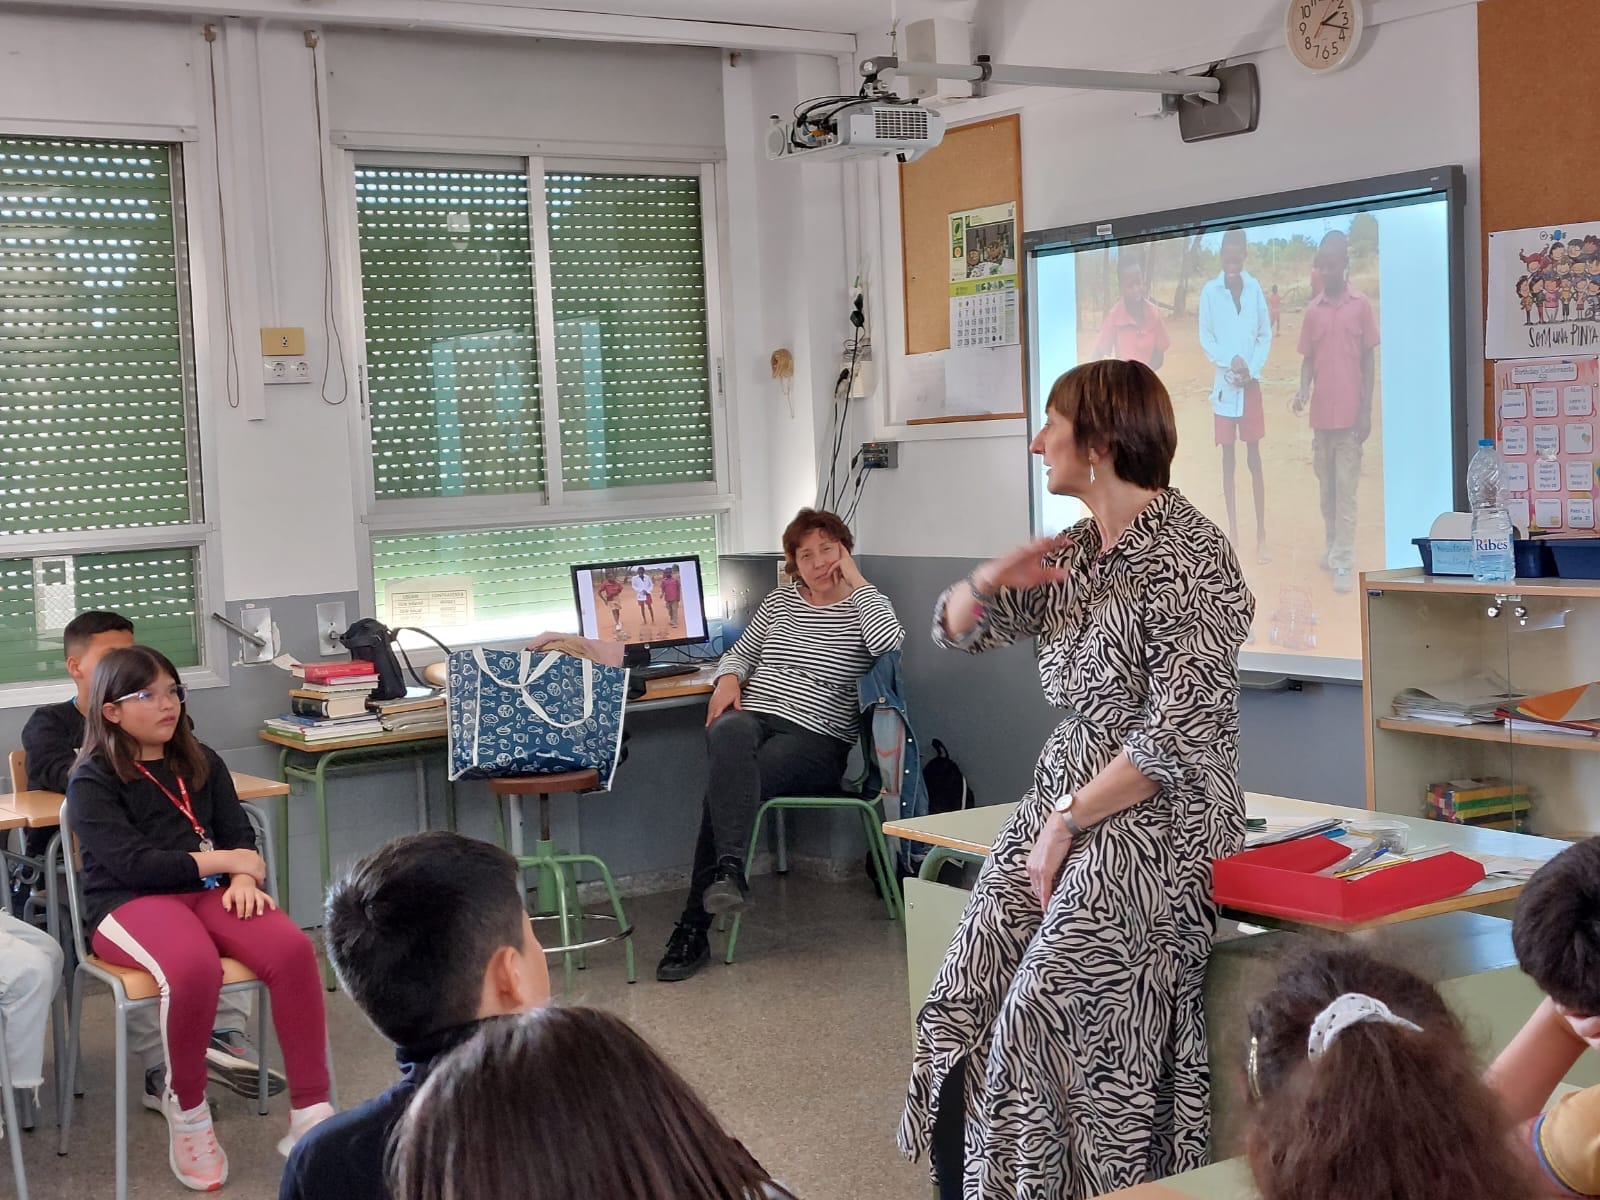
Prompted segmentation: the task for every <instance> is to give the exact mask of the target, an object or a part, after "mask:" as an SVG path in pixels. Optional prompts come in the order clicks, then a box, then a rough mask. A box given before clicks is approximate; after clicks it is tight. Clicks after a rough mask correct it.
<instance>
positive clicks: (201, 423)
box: [0, 121, 230, 711]
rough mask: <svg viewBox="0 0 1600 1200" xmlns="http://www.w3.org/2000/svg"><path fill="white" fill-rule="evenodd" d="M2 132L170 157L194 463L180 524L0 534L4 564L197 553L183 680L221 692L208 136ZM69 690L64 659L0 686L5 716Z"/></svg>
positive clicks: (119, 129) (216, 362) (16, 127)
mask: <svg viewBox="0 0 1600 1200" xmlns="http://www.w3.org/2000/svg"><path fill="white" fill-rule="evenodd" d="M0 132H3V133H4V135H5V136H6V137H10V138H16V139H19V140H40V141H43V140H80V141H88V142H116V143H124V144H135V145H152V144H161V145H165V146H166V147H167V148H168V150H169V152H170V153H171V166H170V173H171V177H172V180H173V200H174V202H175V203H176V204H178V205H180V206H181V211H180V212H178V213H177V214H175V215H176V218H177V219H176V220H175V221H174V223H173V261H174V265H175V268H176V271H177V275H178V308H179V316H178V337H179V345H180V347H181V351H180V355H181V357H180V363H181V367H182V371H183V388H184V401H185V404H184V425H185V434H184V443H185V451H186V453H187V455H188V458H189V518H190V519H189V520H188V521H187V522H184V523H182V524H175V525H157V526H140V527H136V528H129V529H85V530H79V531H67V532H60V533H26V534H8V533H0V558H52V557H68V556H76V555H80V554H84V555H88V554H116V553H126V552H134V551H140V550H175V549H176V550H193V551H194V554H195V577H194V588H195V626H196V629H195V633H196V647H197V649H198V651H199V657H200V661H199V662H198V663H197V664H196V665H194V666H192V667H186V668H184V669H183V675H184V684H185V686H187V687H191V688H196V689H202V688H215V687H225V686H227V683H228V678H229V672H228V644H227V637H228V635H227V632H226V631H225V630H224V629H222V628H221V626H219V625H218V624H217V623H216V622H215V621H212V620H211V619H210V614H211V613H212V612H215V611H220V610H221V609H222V607H223V603H224V601H223V597H224V595H225V592H224V589H223V576H222V532H221V528H220V523H219V522H218V521H217V520H216V519H215V516H214V513H215V509H216V504H217V500H216V497H217V496H218V495H220V483H219V480H218V479H217V452H216V444H217V433H216V428H215V421H214V420H213V419H212V418H211V417H210V416H209V412H208V410H209V408H210V405H211V403H213V402H214V401H215V399H216V398H218V397H220V396H222V395H224V394H225V392H224V388H223V386H222V383H221V380H222V372H223V371H224V370H225V369H226V349H227V344H228V338H229V336H230V331H229V330H228V329H227V327H226V324H225V322H224V321H223V320H222V318H221V316H220V315H219V314H218V313H217V312H215V311H213V310H214V308H215V298H216V297H219V296H220V295H221V279H220V270H221V263H220V256H213V255H211V254H209V253H208V251H207V247H208V246H209V245H210V244H211V243H212V241H213V236H212V235H213V231H215V230H217V229H218V228H219V224H218V222H219V206H218V196H217V191H216V180H215V177H214V176H212V177H210V178H204V177H205V176H206V175H207V172H206V169H205V167H206V164H207V162H208V161H209V160H210V156H211V140H210V133H209V131H202V130H201V129H199V128H196V127H194V126H172V125H142V124H137V123H129V124H118V125H99V124H84V123H80V122H38V121H6V122H4V123H3V124H0ZM197 165H198V169H196V168H197ZM197 231H198V232H197ZM218 237H219V238H220V235H218ZM218 244H219V245H220V241H218ZM214 273H216V274H215V276H214ZM136 636H137V633H136ZM66 686H70V681H69V680H68V677H67V672H66V663H65V659H63V662H62V667H61V678H60V679H58V680H42V681H19V682H4V681H0V711H3V710H7V709H13V708H27V707H35V706H37V705H40V704H47V703H53V702H55V701H59V700H60V699H61V696H62V691H63V689H64V687H66Z"/></svg>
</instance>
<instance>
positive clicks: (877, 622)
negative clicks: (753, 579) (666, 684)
mask: <svg viewBox="0 0 1600 1200" xmlns="http://www.w3.org/2000/svg"><path fill="white" fill-rule="evenodd" d="M905 637H906V631H905V629H904V628H903V627H902V626H901V624H900V618H899V617H897V616H895V613H894V606H893V605H891V604H890V603H889V600H888V597H886V596H885V595H884V594H883V593H882V592H880V591H879V590H878V589H877V588H875V587H873V586H872V585H871V584H870V583H869V584H867V585H866V586H865V587H860V588H857V589H856V590H855V591H854V592H852V593H850V595H849V596H847V597H845V598H844V599H843V600H840V601H839V602H838V603H836V604H829V605H827V606H825V607H822V608H818V607H816V606H814V605H811V604H808V603H807V602H806V601H805V599H804V598H803V597H802V596H801V595H800V585H799V584H798V583H794V584H790V585H788V586H787V587H781V588H779V589H778V590H777V591H775V592H773V593H772V595H770V596H768V597H767V598H766V599H765V600H763V601H762V602H761V607H760V608H758V609H756V615H755V617H754V618H753V619H752V620H751V622H750V627H749V628H748V629H746V630H745V631H744V633H742V634H741V635H740V636H739V640H738V641H736V642H734V644H733V646H732V647H731V648H730V649H729V650H728V652H727V653H726V654H724V655H723V656H722V661H721V662H720V663H719V664H718V665H717V675H718V676H719V677H721V676H723V675H733V676H735V677H737V678H738V680H739V682H740V683H741V684H742V685H743V693H742V696H741V699H740V703H741V704H743V706H744V707H745V708H747V709H749V710H750V711H751V712H760V713H766V714H768V715H769V716H774V717H782V718H784V719H785V720H787V721H793V722H794V723H795V724H796V725H802V726H804V727H805V728H807V729H811V730H814V731H815V732H817V733H823V734H827V735H828V736H829V737H835V738H838V739H839V740H840V741H842V742H854V741H855V740H856V737H857V735H858V733H859V731H860V703H859V701H858V700H857V696H856V682H857V681H858V680H859V679H860V678H861V676H863V675H865V674H866V672H867V668H869V667H870V666H871V665H872V660H873V659H875V658H877V657H878V655H880V654H886V653H888V652H889V651H890V650H894V649H897V648H898V647H899V646H900V644H901V643H902V642H903V641H905Z"/></svg>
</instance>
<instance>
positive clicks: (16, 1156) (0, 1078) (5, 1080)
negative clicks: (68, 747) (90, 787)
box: [0, 751, 60, 1200]
mask: <svg viewBox="0 0 1600 1200" xmlns="http://www.w3.org/2000/svg"><path fill="white" fill-rule="evenodd" d="M17 753H19V754H20V753H21V751H17ZM51 1019H52V1020H54V1019H55V1017H54V1016H52V1018H51ZM5 1039H6V1018H5V1014H3V1013H0V1113H3V1116H4V1125H3V1126H0V1129H3V1130H4V1133H5V1139H6V1141H8V1142H10V1143H11V1173H12V1175H13V1176H14V1177H15V1178H16V1181H17V1200H28V1172H27V1169H26V1168H25V1167H24V1166H23V1163H22V1121H21V1119H20V1118H19V1117H18V1115H17V1095H16V1091H15V1089H13V1088H12V1086H11V1060H10V1058H9V1057H8V1056H7V1055H6V1053H5V1049H4V1046H5ZM56 1070H57V1073H58V1075H59V1073H60V1064H59V1063H57V1064H56Z"/></svg>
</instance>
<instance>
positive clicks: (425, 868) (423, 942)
mask: <svg viewBox="0 0 1600 1200" xmlns="http://www.w3.org/2000/svg"><path fill="white" fill-rule="evenodd" d="M326 932H327V940H328V958H329V959H330V960H331V961H332V963H333V967H334V970H335V971H337V972H338V973H339V981H340V982H341V983H342V984H343V985H344V990H345V991H346V992H348V993H349V995H350V998H351V999H352V1000H354V1001H355V1002H356V1004H357V1006H358V1007H359V1008H360V1009H361V1011H362V1012H364V1013H366V1014H367V1018H368V1019H369V1020H370V1021H371V1022H372V1023H373V1024H374V1025H375V1026H377V1028H378V1032H379V1033H381V1034H383V1036H384V1037H386V1038H388V1039H389V1040H390V1041H391V1042H393V1043H394V1044H395V1058H396V1059H397V1060H398V1061H399V1064H400V1071H401V1078H400V1082H399V1083H397V1084H395V1085H394V1086H393V1087H392V1088H390V1089H389V1090H388V1091H387V1092H385V1093H383V1095H381V1096H379V1097H377V1098H376V1099H374V1100H369V1101H367V1102H366V1103H365V1104H362V1105H358V1106H357V1107H355V1108H352V1109H349V1110H347V1111H345V1112H342V1113H338V1114H336V1115H334V1116H332V1117H329V1118H328V1119H327V1120H326V1121H323V1122H322V1123H321V1124H320V1125H318V1126H316V1128H314V1129H313V1130H311V1132H310V1133H308V1134H306V1135H305V1137H303V1138H302V1139H301V1140H300V1141H299V1142H298V1143H297V1144H296V1145H295V1148H294V1150H293V1151H291V1152H290V1154H289V1162H288V1165H286V1166H285V1167H284V1169H283V1181H282V1182H281V1183H280V1184H279V1185H278V1200H353V1198H354V1197H361V1198H362V1200H388V1197H389V1195H390V1192H389V1185H388V1182H387V1180H386V1178H385V1176H384V1156H385V1154H386V1153H387V1150H388V1146H389V1135H390V1133H391V1132H392V1131H393V1129H394V1127H395V1126H396V1125H397V1124H398V1123H399V1121H400V1118H401V1117H402V1116H404V1115H405V1111H406V1106H407V1105H408V1104H410V1103H411V1098H412V1096H414V1095H415V1094H416V1091H417V1089H418V1088H420V1087H421V1086H422V1082H423V1080H424V1079H425V1078H426V1076H427V1073H428V1070H429V1068H430V1067H431V1066H432V1065H433V1063H434V1062H435V1061H436V1060H438V1059H439V1058H442V1057H443V1056H444V1055H445V1053H446V1052H447V1051H449V1050H451V1049H453V1048H454V1047H456V1046H458V1045H460V1044H461V1043H462V1042H464V1041H466V1040H467V1039H468V1038H470V1037H471V1036H472V1035H473V1033H475V1032H476V1031H477V1028H478V1023H479V1022H480V1021H482V1020H484V1019H486V1018H488V1017H498V1016H505V1015H509V1014H512V1013H518V1012H523V1011H525V1010H527V1009H530V1008H536V1007H538V1006H539V1005H541V1004H543V1003H544V1002H545V1001H546V1000H548V999H549V997H550V975H549V972H548V971H547V970H546V969H545V962H544V952H543V951H542V950H541V949H540V948H539V943H538V941H537V940H536V939H535V938H534V936H533V925H532V923H531V922H530V921H529V920H528V915H527V913H526V912H525V911H524V910H523V907H522V891H521V889H520V887H519V886H518V871H517V864H516V860H515V859H513V858H512V857H511V856H510V855H509V854H507V853H506V852H505V851H504V850H502V849H500V847H498V846H495V845H492V844H490V843H489V842H480V841H477V840H475V839H473V838H467V837H462V836H461V835H460V834H456V833H444V832H434V833H419V834H414V835H412V836H410V837H402V838H396V839H395V840H394V841H392V842H390V843H389V844H388V845H386V846H384V847H382V848H381V849H379V850H377V851H374V852H373V853H372V854H370V855H368V856H367V857H366V858H364V859H363V860H362V861H360V862H358V863H357V864H356V865H355V866H354V867H352V868H351V870H350V873H349V875H347V876H345V878H344V879H342V880H340V881H339V882H338V883H336V884H334V885H333V888H332V890H330V891H329V893H328V921H327V927H326Z"/></svg>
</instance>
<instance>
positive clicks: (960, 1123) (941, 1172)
mask: <svg viewBox="0 0 1600 1200" xmlns="http://www.w3.org/2000/svg"><path fill="white" fill-rule="evenodd" d="M966 1084H967V1060H966V1059H964V1058H959V1059H957V1060H956V1062H955V1065H954V1066H952V1067H951V1068H950V1071H949V1074H947V1075H946V1076H945V1077H944V1083H943V1084H941V1085H940V1087H939V1106H938V1108H936V1109H935V1110H934V1114H933V1146H932V1153H933V1173H934V1175H935V1176H936V1177H937V1178H938V1180H939V1200H961V1177H962V1175H963V1174H964V1173H965V1171H966V1161H967V1148H966V1124H967V1103H966V1091H965V1089H966Z"/></svg>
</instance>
